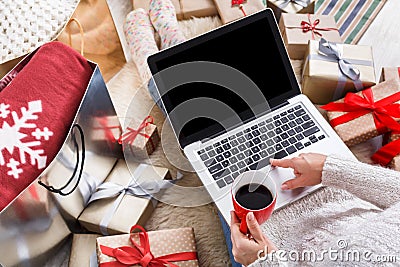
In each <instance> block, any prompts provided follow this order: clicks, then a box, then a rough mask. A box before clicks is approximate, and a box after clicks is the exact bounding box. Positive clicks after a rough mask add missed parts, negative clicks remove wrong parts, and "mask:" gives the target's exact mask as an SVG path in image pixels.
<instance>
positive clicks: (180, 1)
mask: <svg viewBox="0 0 400 267" xmlns="http://www.w3.org/2000/svg"><path fill="white" fill-rule="evenodd" d="M171 2H172V4H173V5H174V7H175V12H176V18H177V19H178V20H184V19H191V18H192V17H208V16H216V15H218V12H217V8H216V7H215V5H214V3H213V1H212V0H196V1H193V0H172V1H171ZM132 4H133V8H134V9H137V8H143V9H144V10H149V6H150V1H149V0H133V1H132Z"/></svg>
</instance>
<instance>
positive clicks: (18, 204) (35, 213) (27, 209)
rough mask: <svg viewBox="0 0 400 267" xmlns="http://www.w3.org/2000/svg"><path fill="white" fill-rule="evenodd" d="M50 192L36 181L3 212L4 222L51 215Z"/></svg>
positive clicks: (17, 221)
mask: <svg viewBox="0 0 400 267" xmlns="http://www.w3.org/2000/svg"><path fill="white" fill-rule="evenodd" d="M48 193H49V192H48V191H47V190H46V189H45V188H43V187H41V186H39V185H38V184H36V183H34V184H32V185H30V186H29V187H28V188H27V189H26V190H25V191H23V192H22V194H21V195H20V196H19V197H18V198H17V199H15V201H14V203H13V205H12V206H10V208H8V209H6V210H5V211H4V213H3V219H2V220H3V223H4V222H6V223H20V222H25V221H31V220H34V219H37V218H43V217H48V216H49V194H48Z"/></svg>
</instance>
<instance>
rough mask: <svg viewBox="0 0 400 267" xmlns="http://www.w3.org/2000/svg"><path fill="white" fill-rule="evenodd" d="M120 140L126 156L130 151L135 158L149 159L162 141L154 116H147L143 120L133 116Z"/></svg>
mask: <svg viewBox="0 0 400 267" xmlns="http://www.w3.org/2000/svg"><path fill="white" fill-rule="evenodd" d="M119 142H120V143H121V144H122V147H123V150H124V154H125V156H126V154H127V153H128V152H129V153H131V155H130V156H132V157H133V158H136V159H148V158H149V156H150V155H151V154H152V153H153V152H154V150H155V149H156V147H157V145H158V143H159V142H160V136H159V134H158V129H157V126H156V125H155V124H154V122H153V117H151V116H147V117H146V118H145V119H143V120H137V119H136V118H131V120H130V122H129V126H128V127H127V128H126V130H125V131H124V133H123V134H122V135H121V137H120V140H119Z"/></svg>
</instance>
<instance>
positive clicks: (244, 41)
mask: <svg viewBox="0 0 400 267" xmlns="http://www.w3.org/2000/svg"><path fill="white" fill-rule="evenodd" d="M234 26H236V25H234V23H233V25H231V28H229V27H227V28H228V29H223V27H222V28H220V29H217V30H215V31H213V32H211V33H210V36H208V35H207V34H205V35H203V36H201V37H199V38H195V39H194V40H190V41H188V42H186V43H184V44H183V45H182V47H179V46H178V47H173V48H172V49H171V51H167V52H169V54H168V56H164V57H160V58H157V59H155V60H154V62H153V64H154V65H153V68H152V71H153V72H154V70H157V71H161V70H164V69H166V68H168V67H171V66H174V65H176V64H180V63H185V62H196V61H209V62H217V63H222V64H225V65H228V66H230V67H233V68H235V69H236V70H239V71H240V72H242V73H244V74H245V75H247V76H248V77H249V78H250V79H251V80H252V81H253V82H254V83H255V84H256V85H257V86H258V88H259V90H261V92H262V94H263V95H264V97H265V99H266V100H267V101H268V103H269V105H271V104H272V102H273V100H274V99H275V100H276V99H277V97H278V96H281V97H282V96H284V95H288V93H289V92H291V91H292V92H293V91H295V92H296V93H299V92H300V91H299V89H298V87H297V83H293V77H294V76H293V77H290V75H293V74H291V73H290V72H292V69H291V68H288V67H287V66H286V65H285V64H284V61H285V60H286V63H288V62H289V61H288V59H287V55H286V52H285V50H282V47H280V49H279V48H278V45H282V44H281V39H280V36H279V35H276V33H275V34H274V33H273V30H275V31H276V32H277V29H276V27H277V26H276V22H275V20H273V19H272V20H271V19H269V20H268V19H267V17H266V16H261V18H260V19H256V20H254V21H251V22H250V23H248V24H247V25H243V26H241V27H234ZM271 27H275V28H273V29H271ZM276 38H279V39H277V40H275V39H276ZM191 42H192V43H191ZM282 51H283V53H282ZM282 55H283V56H282ZM285 57H286V58H285ZM149 64H150V67H152V63H151V60H150V61H149ZM160 77H161V78H160V79H162V75H161V76H160ZM155 81H156V84H157V87H158V90H159V91H160V95H162V100H163V103H164V105H165V109H166V111H167V113H169V114H170V113H171V112H172V111H173V110H174V109H175V108H176V107H177V106H178V105H180V104H181V103H185V102H186V101H188V100H191V99H195V98H199V97H204V98H211V99H215V100H219V101H222V102H223V103H225V104H226V105H228V106H229V107H231V108H232V109H233V110H234V111H235V113H236V114H238V115H239V117H240V118H241V120H242V121H247V120H249V119H251V118H253V117H254V116H256V115H257V114H253V112H251V109H250V108H249V106H248V105H247V104H246V102H245V101H243V100H242V99H241V97H239V96H238V94H237V92H235V91H232V89H227V88H224V87H222V86H219V85H215V84H211V83H204V82H191V83H187V84H184V85H179V86H177V87H175V88H173V89H168V90H167V91H166V90H165V88H163V85H162V82H161V83H160V82H157V79H155ZM263 102H265V101H264V100H263V99H262V98H260V103H257V104H263ZM204 108H207V107H206V106H205V107H204ZM196 112H198V113H199V114H200V113H201V112H200V111H196V110H193V113H194V114H196ZM217 112H218V111H217ZM183 115H184V114H179V113H177V112H174V114H173V116H171V117H170V119H171V122H172V124H173V127H174V128H175V129H179V128H181V127H183V128H182V130H181V131H180V132H179V133H177V134H178V135H179V140H180V142H181V145H182V143H184V144H185V143H187V142H188V140H191V141H197V140H202V139H204V138H206V137H210V136H212V135H214V134H216V133H219V132H221V131H224V127H222V125H221V124H220V123H219V122H217V121H215V120H213V119H208V118H204V117H196V118H193V119H192V120H191V121H189V122H186V123H184V122H183V120H181V117H183ZM226 119H229V118H226ZM182 124H184V125H182ZM225 126H226V125H225ZM193 137H195V138H194V139H195V140H192V139H193ZM185 139H186V140H185ZM196 139H197V140H196Z"/></svg>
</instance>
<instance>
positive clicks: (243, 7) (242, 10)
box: [214, 0, 265, 24]
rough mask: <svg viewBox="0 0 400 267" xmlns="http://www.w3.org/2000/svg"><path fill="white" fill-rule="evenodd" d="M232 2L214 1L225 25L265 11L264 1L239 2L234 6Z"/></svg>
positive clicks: (225, 0) (239, 0)
mask: <svg viewBox="0 0 400 267" xmlns="http://www.w3.org/2000/svg"><path fill="white" fill-rule="evenodd" d="M232 2H235V1H231V0H214V3H215V5H216V6H217V10H218V13H219V16H220V18H221V21H222V23H223V24H226V23H228V22H231V21H234V20H237V19H240V18H243V17H244V16H247V15H250V14H253V13H255V12H257V11H260V10H263V9H265V5H264V4H263V2H262V0H247V1H241V0H237V1H236V4H234V5H232Z"/></svg>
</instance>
